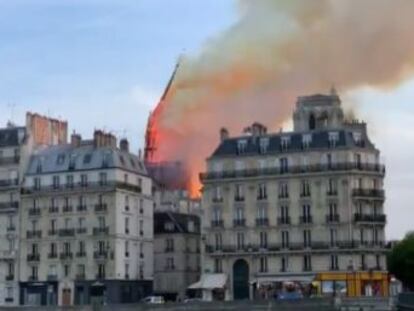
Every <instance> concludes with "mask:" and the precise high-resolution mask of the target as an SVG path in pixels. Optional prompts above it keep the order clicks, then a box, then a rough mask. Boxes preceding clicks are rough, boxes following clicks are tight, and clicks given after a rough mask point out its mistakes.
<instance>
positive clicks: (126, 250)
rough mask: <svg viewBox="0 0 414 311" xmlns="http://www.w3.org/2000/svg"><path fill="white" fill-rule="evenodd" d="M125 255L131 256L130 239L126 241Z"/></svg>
mask: <svg viewBox="0 0 414 311" xmlns="http://www.w3.org/2000/svg"><path fill="white" fill-rule="evenodd" d="M125 257H129V241H128V240H127V241H125Z"/></svg>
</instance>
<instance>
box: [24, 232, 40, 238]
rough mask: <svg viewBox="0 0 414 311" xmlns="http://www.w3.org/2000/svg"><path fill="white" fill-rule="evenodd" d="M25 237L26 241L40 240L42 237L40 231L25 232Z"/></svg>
mask: <svg viewBox="0 0 414 311" xmlns="http://www.w3.org/2000/svg"><path fill="white" fill-rule="evenodd" d="M26 237H27V238H28V239H40V238H41V237H42V231H41V230H34V231H33V230H31V231H26Z"/></svg>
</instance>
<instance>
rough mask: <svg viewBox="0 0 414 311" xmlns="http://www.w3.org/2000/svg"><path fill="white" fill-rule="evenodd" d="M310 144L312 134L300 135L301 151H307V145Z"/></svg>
mask: <svg viewBox="0 0 414 311" xmlns="http://www.w3.org/2000/svg"><path fill="white" fill-rule="evenodd" d="M311 143H312V134H303V135H302V149H304V150H307V149H309V145H310V144H311Z"/></svg>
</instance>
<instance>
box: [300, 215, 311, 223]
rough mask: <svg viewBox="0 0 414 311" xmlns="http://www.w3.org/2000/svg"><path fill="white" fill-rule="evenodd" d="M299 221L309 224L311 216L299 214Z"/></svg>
mask: <svg viewBox="0 0 414 311" xmlns="http://www.w3.org/2000/svg"><path fill="white" fill-rule="evenodd" d="M299 223H301V224H311V223H312V216H310V215H308V216H300V217H299Z"/></svg>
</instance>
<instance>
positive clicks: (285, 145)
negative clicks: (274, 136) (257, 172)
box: [280, 136, 290, 151]
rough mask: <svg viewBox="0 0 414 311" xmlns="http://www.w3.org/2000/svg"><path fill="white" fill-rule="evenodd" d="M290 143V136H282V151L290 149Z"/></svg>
mask: <svg viewBox="0 0 414 311" xmlns="http://www.w3.org/2000/svg"><path fill="white" fill-rule="evenodd" d="M289 145H290V137H289V136H282V137H281V138H280V149H281V150H282V151H286V150H288V148H289Z"/></svg>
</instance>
